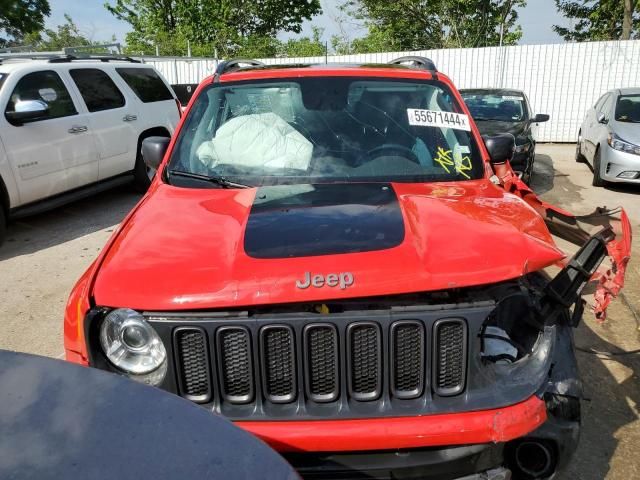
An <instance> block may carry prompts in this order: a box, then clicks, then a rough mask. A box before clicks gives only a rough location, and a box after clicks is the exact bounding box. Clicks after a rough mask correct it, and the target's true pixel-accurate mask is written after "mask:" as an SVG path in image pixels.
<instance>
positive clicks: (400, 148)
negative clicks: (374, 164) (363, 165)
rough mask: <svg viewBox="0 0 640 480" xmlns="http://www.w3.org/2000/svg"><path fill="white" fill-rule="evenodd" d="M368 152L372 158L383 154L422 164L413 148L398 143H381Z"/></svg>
mask: <svg viewBox="0 0 640 480" xmlns="http://www.w3.org/2000/svg"><path fill="white" fill-rule="evenodd" d="M367 153H368V154H369V156H370V157H371V159H374V158H377V157H382V156H388V157H390V156H397V157H403V158H406V159H407V160H411V161H412V162H414V163H417V164H418V165H420V160H418V157H417V155H416V154H415V153H413V150H411V149H410V148H409V147H405V146H404V145H400V144H398V143H385V144H384V145H380V146H379V147H376V148H374V149H373V150H369V151H368V152H367Z"/></svg>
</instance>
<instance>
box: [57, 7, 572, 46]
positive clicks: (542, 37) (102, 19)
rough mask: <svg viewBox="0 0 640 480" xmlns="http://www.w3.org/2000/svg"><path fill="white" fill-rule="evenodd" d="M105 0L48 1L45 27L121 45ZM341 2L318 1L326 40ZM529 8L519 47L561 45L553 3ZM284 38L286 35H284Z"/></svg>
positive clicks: (120, 25)
mask: <svg viewBox="0 0 640 480" xmlns="http://www.w3.org/2000/svg"><path fill="white" fill-rule="evenodd" d="M104 2H105V0H82V1H78V0H49V3H50V5H51V16H50V17H49V18H48V20H47V22H46V26H47V27H48V28H55V27H56V26H57V25H59V24H62V23H64V14H65V13H68V14H69V15H71V18H72V19H73V21H74V22H75V23H76V25H78V27H79V28H80V30H81V31H82V32H83V33H84V34H85V35H87V36H88V37H89V38H91V39H92V40H95V41H102V40H107V41H110V40H111V36H112V35H115V36H116V38H117V40H118V41H119V42H124V37H125V35H126V33H127V31H129V24H127V23H125V22H122V21H119V20H117V19H116V18H115V17H114V16H113V15H111V14H110V13H109V12H108V11H107V10H106V9H105V8H104V6H103V5H104ZM339 2H340V0H321V3H322V6H323V10H324V13H323V15H321V16H320V17H318V18H314V20H313V25H317V26H319V27H322V28H324V29H325V37H326V38H327V39H328V38H329V37H330V36H331V35H332V34H334V33H337V26H336V23H335V22H334V21H333V20H332V18H335V16H336V13H337V9H336V5H337V4H338V3H339ZM527 3H528V5H527V6H526V7H525V8H523V9H520V11H519V16H520V25H521V26H522V30H523V35H522V39H521V40H520V43H521V44H538V43H561V42H562V38H561V37H559V36H558V35H557V34H556V33H555V32H554V31H553V29H552V25H554V24H559V25H566V24H567V23H568V22H567V20H566V19H565V18H563V17H561V16H560V14H558V13H557V11H556V8H555V2H554V0H528V2H527ZM311 25H312V23H311V22H305V24H304V26H303V34H310V33H311ZM283 37H284V38H287V37H288V36H287V35H283Z"/></svg>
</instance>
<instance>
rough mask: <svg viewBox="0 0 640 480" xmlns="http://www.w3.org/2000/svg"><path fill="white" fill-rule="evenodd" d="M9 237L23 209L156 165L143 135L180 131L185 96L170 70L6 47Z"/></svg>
mask: <svg viewBox="0 0 640 480" xmlns="http://www.w3.org/2000/svg"><path fill="white" fill-rule="evenodd" d="M0 109H1V113H0V244H1V243H2V240H3V237H4V233H5V229H6V222H7V220H8V218H9V217H12V218H16V217H22V216H26V215H30V214H32V213H36V212H39V211H42V210H45V209H49V208H54V207H56V206H58V205H61V204H63V203H65V202H68V201H72V200H75V199H78V198H80V197H83V196H86V195H89V194H93V193H97V192H99V191H102V190H105V189H107V188H111V187H113V186H115V185H118V184H123V183H126V182H131V181H133V182H134V185H135V186H136V188H138V189H139V190H141V191H144V190H146V188H147V187H148V186H149V183H150V178H151V177H152V176H153V173H154V172H150V171H148V169H147V167H146V166H145V164H144V162H143V161H142V157H141V153H140V150H141V144H142V140H143V139H144V138H146V137H149V136H167V137H170V136H171V134H172V133H173V131H174V129H175V127H176V125H177V123H178V120H179V117H180V104H179V102H178V101H177V100H176V97H175V94H174V93H173V90H172V89H171V87H170V86H169V84H168V83H167V82H166V80H165V79H164V78H162V76H161V75H160V74H159V73H158V72H157V71H156V70H155V69H154V68H153V67H151V66H149V65H144V64H141V63H138V62H136V61H135V60H132V59H126V58H115V57H100V58H95V57H92V58H77V57H69V56H51V57H48V58H42V59H33V58H32V59H23V58H16V57H15V56H8V57H3V56H1V55H0Z"/></svg>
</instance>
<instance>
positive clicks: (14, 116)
mask: <svg viewBox="0 0 640 480" xmlns="http://www.w3.org/2000/svg"><path fill="white" fill-rule="evenodd" d="M48 116H49V105H47V104H46V103H45V102H43V101H42V100H18V101H16V102H15V105H14V107H13V111H11V112H6V113H5V117H6V118H7V120H8V121H9V122H10V123H11V124H12V125H15V126H16V127H19V126H21V125H23V124H25V123H29V122H36V121H38V120H44V119H45V118H47V117H48Z"/></svg>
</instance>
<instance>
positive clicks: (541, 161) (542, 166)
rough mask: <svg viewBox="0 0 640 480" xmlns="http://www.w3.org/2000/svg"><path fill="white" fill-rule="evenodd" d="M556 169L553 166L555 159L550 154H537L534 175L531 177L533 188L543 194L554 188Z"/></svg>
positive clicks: (537, 192)
mask: <svg viewBox="0 0 640 480" xmlns="http://www.w3.org/2000/svg"><path fill="white" fill-rule="evenodd" d="M555 175H556V171H555V169H554V168H553V160H552V158H551V157H550V156H549V155H545V154H542V153H537V154H536V160H535V162H534V163H533V177H532V178H531V185H530V186H531V189H532V190H533V191H534V192H536V194H537V195H542V194H543V193H547V192H548V191H550V190H552V189H553V185H554V183H555Z"/></svg>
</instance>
